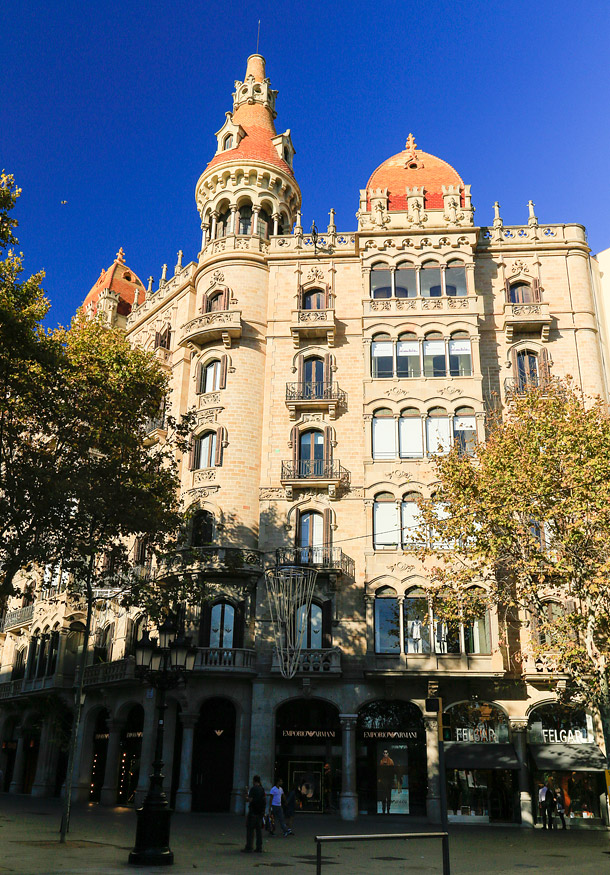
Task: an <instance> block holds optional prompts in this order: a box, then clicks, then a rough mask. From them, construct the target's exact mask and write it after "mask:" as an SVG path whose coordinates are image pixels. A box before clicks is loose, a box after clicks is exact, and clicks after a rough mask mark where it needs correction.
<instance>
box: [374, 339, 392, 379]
mask: <svg viewBox="0 0 610 875" xmlns="http://www.w3.org/2000/svg"><path fill="white" fill-rule="evenodd" d="M371 356H372V362H371V369H372V374H373V377H377V378H384V377H392V376H394V344H393V343H392V342H389V343H388V342H387V341H378V340H375V341H373V343H372V344H371Z"/></svg>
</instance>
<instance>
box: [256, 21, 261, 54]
mask: <svg viewBox="0 0 610 875" xmlns="http://www.w3.org/2000/svg"><path fill="white" fill-rule="evenodd" d="M260 38H261V20H260V18H259V19H258V33H257V34H256V54H257V55H258V42H259V40H260Z"/></svg>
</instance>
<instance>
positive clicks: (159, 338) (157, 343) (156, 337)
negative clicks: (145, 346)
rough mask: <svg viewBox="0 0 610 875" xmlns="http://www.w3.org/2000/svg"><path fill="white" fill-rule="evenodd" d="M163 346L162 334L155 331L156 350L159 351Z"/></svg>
mask: <svg viewBox="0 0 610 875" xmlns="http://www.w3.org/2000/svg"><path fill="white" fill-rule="evenodd" d="M160 346H161V333H160V332H159V331H155V349H159V347H160Z"/></svg>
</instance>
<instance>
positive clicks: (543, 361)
mask: <svg viewBox="0 0 610 875" xmlns="http://www.w3.org/2000/svg"><path fill="white" fill-rule="evenodd" d="M538 367H539V375H540V379H541V381H548V380H549V379H550V376H551V374H550V367H549V354H548V352H547V351H546V349H541V350H540V353H539V354H538Z"/></svg>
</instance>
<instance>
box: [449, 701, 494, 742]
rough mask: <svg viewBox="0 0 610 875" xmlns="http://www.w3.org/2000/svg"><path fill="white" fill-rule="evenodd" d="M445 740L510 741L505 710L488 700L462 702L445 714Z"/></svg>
mask: <svg viewBox="0 0 610 875" xmlns="http://www.w3.org/2000/svg"><path fill="white" fill-rule="evenodd" d="M443 738H444V739H445V741H459V742H476V743H481V744H498V743H500V742H507V741H508V721H507V719H506V715H505V714H504V712H503V711H501V710H500V709H499V708H497V707H496V706H495V705H490V704H489V703H487V702H460V703H459V704H457V705H452V706H451V707H449V708H447V711H446V712H445V713H444V714H443Z"/></svg>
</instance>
